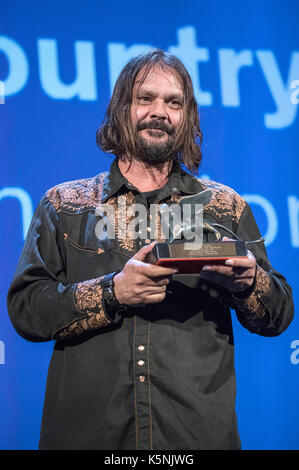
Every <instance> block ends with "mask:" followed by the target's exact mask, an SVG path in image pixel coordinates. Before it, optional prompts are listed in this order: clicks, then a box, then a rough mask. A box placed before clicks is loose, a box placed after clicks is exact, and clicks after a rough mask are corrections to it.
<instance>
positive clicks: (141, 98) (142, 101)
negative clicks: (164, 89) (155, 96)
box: [138, 96, 152, 104]
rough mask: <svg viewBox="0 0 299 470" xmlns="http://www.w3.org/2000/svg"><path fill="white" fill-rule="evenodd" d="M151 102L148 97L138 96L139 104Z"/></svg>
mask: <svg viewBox="0 0 299 470" xmlns="http://www.w3.org/2000/svg"><path fill="white" fill-rule="evenodd" d="M151 100H152V99H151V97H150V96H139V97H138V101H139V103H141V104H147V103H150V102H151Z"/></svg>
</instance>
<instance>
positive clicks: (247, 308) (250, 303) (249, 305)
mask: <svg viewBox="0 0 299 470" xmlns="http://www.w3.org/2000/svg"><path fill="white" fill-rule="evenodd" d="M270 293H271V278H270V275H269V274H268V273H267V272H266V271H264V269H262V268H261V267H260V266H259V265H257V271H256V281H255V287H254V289H253V291H252V292H251V294H250V295H249V296H248V297H247V298H245V299H238V300H233V303H232V307H233V308H234V309H235V310H236V311H237V312H238V313H239V314H241V315H242V316H243V317H245V319H247V320H248V321H249V322H250V323H251V324H252V326H255V324H256V326H259V325H260V324H261V321H262V323H263V321H264V320H267V321H268V320H269V319H270V318H269V316H270V312H269V311H268V308H267V306H266V305H265V303H264V301H263V298H264V296H269V294H270Z"/></svg>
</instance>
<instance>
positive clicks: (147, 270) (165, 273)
mask: <svg viewBox="0 0 299 470" xmlns="http://www.w3.org/2000/svg"><path fill="white" fill-rule="evenodd" d="M142 272H143V274H145V275H146V276H148V277H154V278H157V277H158V278H159V277H169V276H172V275H173V274H176V273H177V272H178V269H176V268H165V267H164V266H155V265H153V264H147V263H144V264H143V268H142Z"/></svg>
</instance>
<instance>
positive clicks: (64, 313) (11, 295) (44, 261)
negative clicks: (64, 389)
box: [7, 196, 120, 342]
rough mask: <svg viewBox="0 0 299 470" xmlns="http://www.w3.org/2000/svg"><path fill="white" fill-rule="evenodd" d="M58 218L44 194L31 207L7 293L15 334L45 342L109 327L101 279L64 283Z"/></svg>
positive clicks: (111, 323) (118, 319)
mask: <svg viewBox="0 0 299 470" xmlns="http://www.w3.org/2000/svg"><path fill="white" fill-rule="evenodd" d="M59 226H60V222H59V214H58V213H57V212H56V210H55V209H54V207H53V206H52V204H51V203H50V201H49V200H48V199H47V197H46V196H44V197H43V198H42V199H41V201H40V203H39V206H38V208H37V209H36V211H35V213H34V216H33V218H32V221H31V225H30V228H29V231H28V234H27V237H26V240H25V243H24V247H23V250H22V252H21V255H20V259H19V262H18V266H17V269H16V272H15V276H14V278H13V280H12V283H11V285H10V288H9V291H8V295H7V307H8V314H9V317H10V319H11V322H12V324H13V326H14V328H15V330H16V331H17V333H18V334H20V336H22V337H24V338H25V339H27V340H29V341H36V342H38V341H49V340H52V339H58V340H59V339H65V338H69V337H72V336H77V335H81V334H83V333H86V332H90V331H93V330H98V329H99V328H103V327H107V326H112V325H113V324H114V323H117V322H119V321H120V317H115V319H113V320H112V319H111V318H109V316H108V315H107V313H106V308H105V303H104V300H103V297H102V286H101V280H102V279H103V277H99V278H96V279H89V280H86V281H83V282H78V283H74V284H68V283H67V280H66V275H65V269H64V262H63V257H62V255H61V250H60V246H61V234H60V230H59Z"/></svg>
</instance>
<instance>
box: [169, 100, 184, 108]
mask: <svg viewBox="0 0 299 470" xmlns="http://www.w3.org/2000/svg"><path fill="white" fill-rule="evenodd" d="M169 105H170V106H171V107H172V108H174V109H180V108H181V107H182V102H181V101H179V100H171V101H170V102H169Z"/></svg>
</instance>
